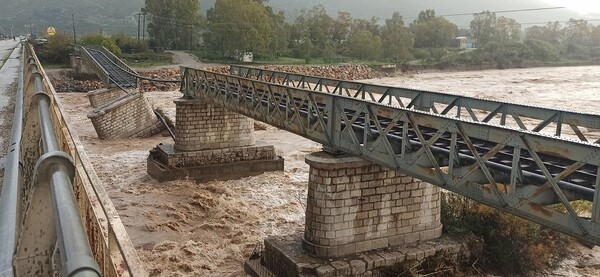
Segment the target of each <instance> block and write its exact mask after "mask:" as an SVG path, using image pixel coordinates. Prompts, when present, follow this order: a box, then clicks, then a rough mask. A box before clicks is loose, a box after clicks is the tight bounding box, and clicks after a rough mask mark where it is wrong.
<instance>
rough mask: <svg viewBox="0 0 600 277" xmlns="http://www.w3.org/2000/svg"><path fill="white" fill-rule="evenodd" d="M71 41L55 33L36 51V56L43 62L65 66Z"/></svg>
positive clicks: (63, 35)
mask: <svg viewBox="0 0 600 277" xmlns="http://www.w3.org/2000/svg"><path fill="white" fill-rule="evenodd" d="M72 42H73V39H72V38H71V37H69V36H67V35H65V34H62V33H57V34H56V35H54V36H50V37H48V41H47V42H46V43H45V44H44V45H43V46H42V47H41V48H40V49H39V50H37V55H38V57H39V58H40V60H42V61H43V62H47V63H55V64H66V63H68V62H69V53H70V49H69V45H70V44H71V43H72Z"/></svg>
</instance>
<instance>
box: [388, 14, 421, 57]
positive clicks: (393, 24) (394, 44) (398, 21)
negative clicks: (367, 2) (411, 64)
mask: <svg viewBox="0 0 600 277" xmlns="http://www.w3.org/2000/svg"><path fill="white" fill-rule="evenodd" d="M381 38H382V41H383V54H384V56H385V57H386V58H388V59H390V60H391V61H393V62H400V61H403V60H406V59H407V58H409V56H410V53H409V49H410V48H411V47H413V45H414V42H415V41H414V35H413V34H412V33H411V32H410V31H409V30H408V28H406V27H405V26H404V21H403V20H402V16H401V15H400V13H399V12H394V14H393V15H392V18H391V19H386V20H385V25H384V26H383V27H381Z"/></svg>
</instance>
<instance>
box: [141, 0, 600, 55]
mask: <svg viewBox="0 0 600 277" xmlns="http://www.w3.org/2000/svg"><path fill="white" fill-rule="evenodd" d="M199 5H200V4H199V1H197V0H181V1H175V2H173V1H169V0H146V1H145V11H146V12H147V13H148V16H149V25H148V32H149V35H150V38H151V40H150V46H151V47H155V48H156V47H158V48H164V49H202V50H204V52H205V53H206V54H207V55H212V56H213V57H217V58H218V57H221V58H233V57H238V56H239V55H240V54H242V53H245V52H253V53H254V54H255V55H259V56H260V55H264V56H270V57H278V56H291V57H296V58H304V59H307V60H308V59H324V60H326V61H335V60H336V59H339V58H340V57H350V58H356V59H361V60H376V61H384V62H395V63H400V62H406V61H409V60H412V59H419V58H421V59H423V58H425V59H427V58H436V59H439V58H440V57H439V56H443V55H444V53H445V52H444V51H440V49H448V48H452V47H456V41H455V38H456V37H457V36H458V35H467V36H470V37H472V38H473V39H474V43H475V46H476V47H477V48H483V49H487V50H490V51H496V52H497V51H498V50H499V49H505V48H508V49H512V50H511V51H513V50H514V51H517V52H522V53H518V55H520V56H522V57H532V58H536V59H542V60H552V59H558V58H559V57H561V56H577V55H580V56H581V55H585V54H590V53H588V52H590V51H589V48H590V47H597V46H600V27H599V26H593V25H592V24H589V23H588V22H586V21H585V20H576V19H571V20H570V21H569V22H566V24H561V23H559V22H551V23H548V24H547V25H545V26H531V27H529V28H526V29H525V30H524V31H523V28H522V26H521V25H520V24H519V23H518V22H517V21H516V20H515V19H512V18H508V17H504V16H497V15H496V14H495V13H493V12H490V11H484V12H481V13H478V14H474V16H473V20H472V21H471V23H470V28H468V29H463V30H459V28H458V26H457V25H455V24H454V23H452V22H450V21H448V20H447V19H445V18H443V17H440V16H437V15H436V14H435V11H434V10H425V11H421V12H420V13H419V15H418V16H417V18H416V19H414V20H413V21H412V22H410V23H408V24H406V23H405V21H404V19H403V18H402V16H401V15H400V13H399V12H393V13H392V15H391V17H390V18H387V19H384V20H380V19H379V18H376V17H373V18H371V19H370V20H365V19H356V18H353V17H352V15H351V14H349V13H347V12H338V15H337V17H331V16H330V15H329V14H328V13H327V11H326V10H325V8H324V7H323V6H321V5H318V6H315V7H313V8H311V9H305V10H302V11H301V12H300V13H299V15H298V16H297V17H296V18H295V19H294V20H293V21H288V20H286V18H285V15H284V13H283V12H274V11H273V9H272V8H271V7H270V6H268V5H267V1H266V0H217V1H216V3H215V5H214V7H212V8H211V9H209V10H208V12H207V14H206V16H203V15H201V14H200V7H199ZM424 49H425V51H424ZM515 49H516V50H515ZM514 51H513V52H514ZM586 51H587V52H586ZM594 54H595V53H594ZM588 56H589V55H588Z"/></svg>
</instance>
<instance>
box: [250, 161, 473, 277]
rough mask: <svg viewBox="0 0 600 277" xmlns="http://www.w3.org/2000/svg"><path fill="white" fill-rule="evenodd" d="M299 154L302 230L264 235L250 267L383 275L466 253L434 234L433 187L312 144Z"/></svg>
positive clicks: (436, 205)
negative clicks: (304, 192)
mask: <svg viewBox="0 0 600 277" xmlns="http://www.w3.org/2000/svg"><path fill="white" fill-rule="evenodd" d="M306 162H307V163H308V165H309V166H310V173H309V181H308V196H307V204H306V225H305V228H304V232H302V233H298V234H294V235H290V236H283V237H271V238H268V239H265V248H264V252H263V253H262V256H261V257H260V258H254V259H253V258H251V259H249V260H248V261H247V262H246V271H247V272H248V273H250V274H251V275H253V276H302V277H307V276H319V277H330V276H383V275H380V273H381V272H382V269H383V268H385V267H391V266H394V265H397V264H399V263H403V262H417V261H420V260H423V259H425V258H427V257H430V256H434V255H436V254H437V255H448V256H447V257H448V258H451V259H458V258H459V257H461V255H463V254H464V255H468V250H466V249H465V247H466V246H465V245H462V244H461V243H458V242H456V241H453V240H451V239H449V238H442V237H441V236H442V224H441V222H440V203H441V198H440V189H439V188H438V187H436V186H433V185H431V184H428V183H424V182H422V181H420V180H417V179H415V178H413V177H410V176H406V175H403V174H400V173H398V172H396V171H394V170H390V169H387V168H385V167H382V166H380V165H378V164H375V163H372V162H369V161H366V160H363V159H360V158H356V157H352V156H347V155H336V156H334V155H331V154H328V153H326V152H318V153H313V154H311V155H308V156H307V157H306ZM459 253H461V255H459ZM462 257H464V256H462Z"/></svg>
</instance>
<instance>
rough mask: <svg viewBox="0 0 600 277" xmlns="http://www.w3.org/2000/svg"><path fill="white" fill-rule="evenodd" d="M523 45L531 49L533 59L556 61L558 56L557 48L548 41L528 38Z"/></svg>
mask: <svg viewBox="0 0 600 277" xmlns="http://www.w3.org/2000/svg"><path fill="white" fill-rule="evenodd" d="M525 45H527V47H528V48H529V49H530V50H531V54H532V57H533V59H535V60H538V61H556V60H558V57H559V52H558V49H557V48H556V47H555V46H554V45H552V44H550V43H549V42H546V41H543V40H538V39H528V40H526V41H525Z"/></svg>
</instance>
